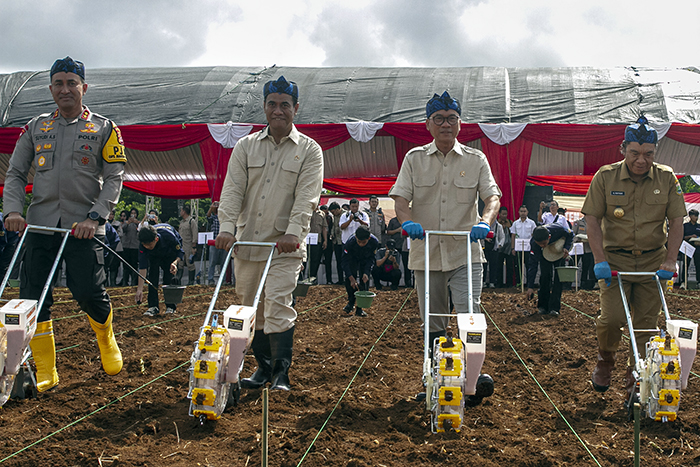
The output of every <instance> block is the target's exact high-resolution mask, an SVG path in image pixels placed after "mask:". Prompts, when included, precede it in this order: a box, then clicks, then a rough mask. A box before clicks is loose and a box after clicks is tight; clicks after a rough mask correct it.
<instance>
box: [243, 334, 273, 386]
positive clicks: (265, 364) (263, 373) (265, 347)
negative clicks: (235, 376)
mask: <svg viewBox="0 0 700 467" xmlns="http://www.w3.org/2000/svg"><path fill="white" fill-rule="evenodd" d="M250 348H251V350H252V351H253V355H255V360H257V362H258V368H257V369H256V370H255V372H254V373H253V374H252V376H251V377H250V378H243V379H242V380H241V387H242V388H246V389H259V388H261V387H263V386H265V385H266V384H267V383H269V382H270V380H271V379H272V364H271V363H270V359H271V357H270V337H269V336H267V335H266V334H265V333H264V332H263V331H262V330H256V331H255V336H254V337H253V343H252V344H251V345H250Z"/></svg>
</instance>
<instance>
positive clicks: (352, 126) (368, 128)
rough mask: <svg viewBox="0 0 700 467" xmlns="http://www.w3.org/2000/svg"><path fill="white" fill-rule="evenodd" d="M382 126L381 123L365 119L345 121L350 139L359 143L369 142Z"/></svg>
mask: <svg viewBox="0 0 700 467" xmlns="http://www.w3.org/2000/svg"><path fill="white" fill-rule="evenodd" d="M383 126H384V124H383V123H377V122H365V121H359V122H347V123H346V124H345V128H347V129H348V133H350V136H351V137H352V139H354V140H355V141H359V142H360V143H367V142H369V141H370V140H371V139H372V138H374V135H376V134H377V132H378V131H379V130H381V129H382V127H383Z"/></svg>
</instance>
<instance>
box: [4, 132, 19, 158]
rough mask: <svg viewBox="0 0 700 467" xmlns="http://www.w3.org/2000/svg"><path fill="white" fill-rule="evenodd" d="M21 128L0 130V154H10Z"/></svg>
mask: <svg viewBox="0 0 700 467" xmlns="http://www.w3.org/2000/svg"><path fill="white" fill-rule="evenodd" d="M20 131H22V129H21V128H0V154H12V151H14V150H15V145H16V144H17V140H18V139H19V132H20Z"/></svg>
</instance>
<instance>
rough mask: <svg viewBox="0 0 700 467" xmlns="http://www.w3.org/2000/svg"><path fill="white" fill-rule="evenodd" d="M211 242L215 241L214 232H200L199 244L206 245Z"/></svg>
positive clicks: (198, 236)
mask: <svg viewBox="0 0 700 467" xmlns="http://www.w3.org/2000/svg"><path fill="white" fill-rule="evenodd" d="M209 240H214V232H199V234H198V235H197V243H199V244H200V245H206V244H207V242H208V241H209Z"/></svg>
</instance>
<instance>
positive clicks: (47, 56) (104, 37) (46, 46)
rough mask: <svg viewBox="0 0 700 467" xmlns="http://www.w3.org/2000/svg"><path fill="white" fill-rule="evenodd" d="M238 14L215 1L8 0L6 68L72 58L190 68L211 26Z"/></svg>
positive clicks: (3, 25)
mask: <svg viewBox="0 0 700 467" xmlns="http://www.w3.org/2000/svg"><path fill="white" fill-rule="evenodd" d="M237 14H239V11H237V10H236V9H232V8H228V7H225V6H222V5H221V4H220V3H219V2H216V1H214V0H199V1H197V2H189V1H185V0H170V1H166V0H147V1H144V0H123V1H119V2H101V1H100V2H96V1H86V0H81V1H77V2H41V3H40V2H33V1H22V2H14V1H3V2H1V3H0V31H2V35H3V38H5V40H4V41H3V45H2V46H0V67H2V69H5V70H41V69H47V68H48V67H50V66H51V63H53V61H54V60H55V59H56V58H59V57H64V56H66V55H70V56H72V57H73V58H75V59H77V60H82V61H84V62H85V64H86V66H87V67H88V68H90V67H92V68H97V67H114V66H124V64H125V63H128V64H129V66H182V65H187V64H188V63H189V62H191V61H192V60H194V59H195V58H197V57H198V56H200V55H201V54H202V53H204V50H205V39H206V33H207V27H208V25H209V24H210V23H214V22H217V21H225V20H227V19H230V18H235V16H236V15H237ZM7 38H11V41H8V40H7Z"/></svg>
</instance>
